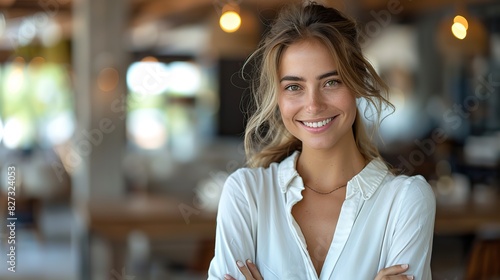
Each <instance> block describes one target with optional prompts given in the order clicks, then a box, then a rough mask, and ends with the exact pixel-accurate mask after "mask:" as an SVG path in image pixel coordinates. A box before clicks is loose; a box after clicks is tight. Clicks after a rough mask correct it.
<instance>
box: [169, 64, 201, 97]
mask: <svg viewBox="0 0 500 280" xmlns="http://www.w3.org/2000/svg"><path fill="white" fill-rule="evenodd" d="M200 84H201V73H200V69H199V68H198V67H197V66H196V65H194V64H193V63H189V62H172V63H171V64H170V83H169V90H170V91H171V92H173V93H175V94H182V95H188V96H189V95H195V94H196V93H197V92H198V90H199V89H200Z"/></svg>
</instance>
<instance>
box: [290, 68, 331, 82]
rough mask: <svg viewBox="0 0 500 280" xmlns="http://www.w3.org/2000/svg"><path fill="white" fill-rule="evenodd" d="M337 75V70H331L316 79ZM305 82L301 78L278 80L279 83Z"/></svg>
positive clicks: (293, 77)
mask: <svg viewBox="0 0 500 280" xmlns="http://www.w3.org/2000/svg"><path fill="white" fill-rule="evenodd" d="M338 75H339V72H338V71H337V70H333V71H330V72H327V73H325V74H321V75H319V76H318V77H317V78H316V79H318V80H322V79H324V78H327V77H331V76H338ZM305 80H306V79H304V78H302V77H298V76H291V75H287V76H284V77H283V78H281V79H280V83H281V82H283V81H292V82H304V81H305Z"/></svg>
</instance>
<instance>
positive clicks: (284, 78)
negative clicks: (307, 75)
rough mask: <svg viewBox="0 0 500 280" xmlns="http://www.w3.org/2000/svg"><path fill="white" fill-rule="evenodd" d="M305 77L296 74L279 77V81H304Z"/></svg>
mask: <svg viewBox="0 0 500 280" xmlns="http://www.w3.org/2000/svg"><path fill="white" fill-rule="evenodd" d="M305 80H306V79H304V78H302V77H297V76H285V77H283V78H281V80H280V83H281V82H283V81H293V82H304V81H305Z"/></svg>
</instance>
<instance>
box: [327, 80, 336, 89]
mask: <svg viewBox="0 0 500 280" xmlns="http://www.w3.org/2000/svg"><path fill="white" fill-rule="evenodd" d="M339 84H340V81H339V80H329V81H327V82H326V84H325V86H327V87H334V86H337V85H339Z"/></svg>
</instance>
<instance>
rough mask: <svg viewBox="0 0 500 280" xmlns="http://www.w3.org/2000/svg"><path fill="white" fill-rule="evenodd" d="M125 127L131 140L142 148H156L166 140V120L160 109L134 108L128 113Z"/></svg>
mask: <svg viewBox="0 0 500 280" xmlns="http://www.w3.org/2000/svg"><path fill="white" fill-rule="evenodd" d="M127 127H128V128H129V132H130V137H131V138H132V141H133V142H135V144H136V145H137V146H139V147H141V148H143V149H148V150H152V149H158V148H161V147H162V146H163V145H165V143H166V142H167V129H166V127H167V126H166V120H165V116H164V114H163V112H162V111H161V110H156V109H141V110H136V111H134V112H132V113H130V114H129V116H128V118H127Z"/></svg>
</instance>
